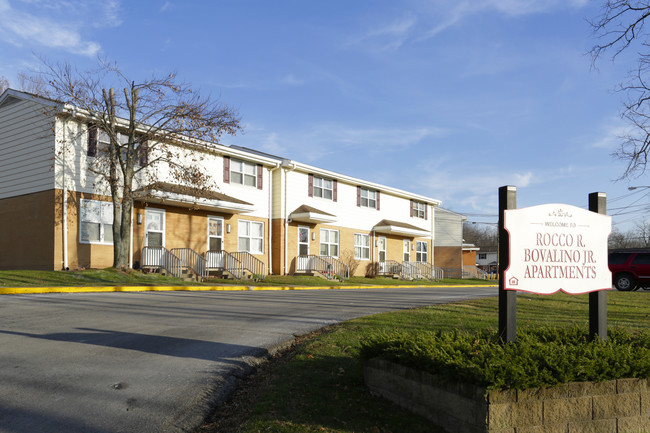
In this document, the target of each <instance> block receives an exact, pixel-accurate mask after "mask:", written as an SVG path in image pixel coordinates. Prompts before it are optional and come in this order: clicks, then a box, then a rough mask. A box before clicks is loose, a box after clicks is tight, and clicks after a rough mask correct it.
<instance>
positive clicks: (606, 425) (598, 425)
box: [568, 419, 616, 433]
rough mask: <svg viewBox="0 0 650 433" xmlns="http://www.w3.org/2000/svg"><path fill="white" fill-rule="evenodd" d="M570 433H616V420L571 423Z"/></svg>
mask: <svg viewBox="0 0 650 433" xmlns="http://www.w3.org/2000/svg"><path fill="white" fill-rule="evenodd" d="M568 433H616V420H615V419H600V420H593V421H582V422H575V421H574V422H570V423H569V432H568Z"/></svg>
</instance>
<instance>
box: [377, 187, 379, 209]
mask: <svg viewBox="0 0 650 433" xmlns="http://www.w3.org/2000/svg"><path fill="white" fill-rule="evenodd" d="M377 210H379V191H377Z"/></svg>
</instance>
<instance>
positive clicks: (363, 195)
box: [357, 187, 379, 210]
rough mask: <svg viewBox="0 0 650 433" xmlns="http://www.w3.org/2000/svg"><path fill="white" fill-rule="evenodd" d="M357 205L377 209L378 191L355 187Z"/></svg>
mask: <svg viewBox="0 0 650 433" xmlns="http://www.w3.org/2000/svg"><path fill="white" fill-rule="evenodd" d="M357 206H361V207H369V208H372V209H377V210H379V192H378V191H371V190H369V189H366V188H361V187H357Z"/></svg>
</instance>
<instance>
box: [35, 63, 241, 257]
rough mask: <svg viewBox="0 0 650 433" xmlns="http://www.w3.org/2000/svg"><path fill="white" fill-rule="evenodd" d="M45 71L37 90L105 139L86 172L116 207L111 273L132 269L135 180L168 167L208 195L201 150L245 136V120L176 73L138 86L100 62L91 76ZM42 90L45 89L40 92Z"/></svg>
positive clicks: (61, 66)
mask: <svg viewBox="0 0 650 433" xmlns="http://www.w3.org/2000/svg"><path fill="white" fill-rule="evenodd" d="M43 64H44V69H43V70H42V71H41V72H40V73H39V74H38V75H35V76H32V77H28V78H27V79H28V81H30V82H32V83H36V84H37V86H36V87H34V88H33V90H35V91H36V93H38V94H44V95H46V96H49V97H50V98H53V99H56V100H58V101H61V102H63V103H68V104H70V105H73V106H75V107H77V108H78V109H80V110H82V111H83V112H84V113H85V115H86V116H87V118H88V122H89V127H88V133H89V134H102V135H103V136H104V137H106V139H105V145H104V148H97V149H96V150H95V155H94V156H95V157H94V158H92V165H91V166H89V170H90V171H92V172H93V173H94V174H96V175H97V176H98V177H99V178H101V179H102V180H103V182H104V183H105V184H107V185H108V190H109V192H110V196H111V199H112V202H113V227H112V229H113V251H114V256H113V257H114V258H113V266H114V267H116V268H123V267H127V266H128V263H129V262H128V252H129V243H130V237H131V232H130V227H131V211H132V209H133V200H134V179H135V178H136V176H137V175H146V174H147V173H154V172H155V167H156V165H160V164H164V165H165V166H166V167H168V168H169V172H170V173H171V175H172V176H173V178H174V179H175V180H177V181H178V183H179V184H182V185H185V186H188V187H191V188H189V189H188V191H201V190H205V189H207V188H209V187H210V186H211V184H210V181H211V179H210V177H209V175H207V174H206V173H205V172H204V171H202V170H201V169H200V165H199V164H198V161H197V158H200V154H201V152H200V151H201V150H204V149H206V148H210V147H212V146H213V145H214V144H216V143H218V140H219V137H220V136H221V135H222V134H232V135H234V134H236V133H237V132H238V131H240V130H241V124H240V118H239V116H238V114H237V113H236V112H235V111H233V110H232V109H230V108H229V107H227V106H226V105H224V104H222V103H220V102H218V101H215V100H213V99H211V98H209V97H202V96H201V95H200V94H199V93H198V92H195V91H193V90H192V88H191V87H190V86H189V85H187V84H185V83H181V82H179V81H178V80H177V78H176V75H175V74H168V75H165V76H162V77H156V76H153V77H151V78H149V79H145V80H142V81H140V82H136V81H133V80H131V79H130V78H128V77H127V76H126V74H125V73H124V72H123V71H122V70H121V69H120V68H119V67H118V66H117V65H116V64H110V63H107V62H106V61H102V60H99V61H98V67H97V69H96V70H90V71H78V70H76V69H75V68H73V67H72V66H71V65H70V64H69V63H58V64H52V63H49V62H47V61H45V60H44V61H43ZM43 83H45V87H44V88H41V87H38V85H40V84H43ZM116 89H117V91H116ZM181 142H182V143H184V144H185V146H179V145H178V143H181ZM188 142H189V143H190V144H189V147H190V151H189V152H188V151H187V148H188ZM192 149H194V150H198V151H199V152H192V151H191V150H192ZM188 155H189V157H188ZM143 158H144V159H148V160H147V161H146V164H143V163H142V160H143Z"/></svg>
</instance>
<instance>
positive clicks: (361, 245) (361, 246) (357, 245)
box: [354, 233, 370, 260]
mask: <svg viewBox="0 0 650 433" xmlns="http://www.w3.org/2000/svg"><path fill="white" fill-rule="evenodd" d="M354 258H355V259H357V260H370V235H362V234H360V233H355V234H354Z"/></svg>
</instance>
